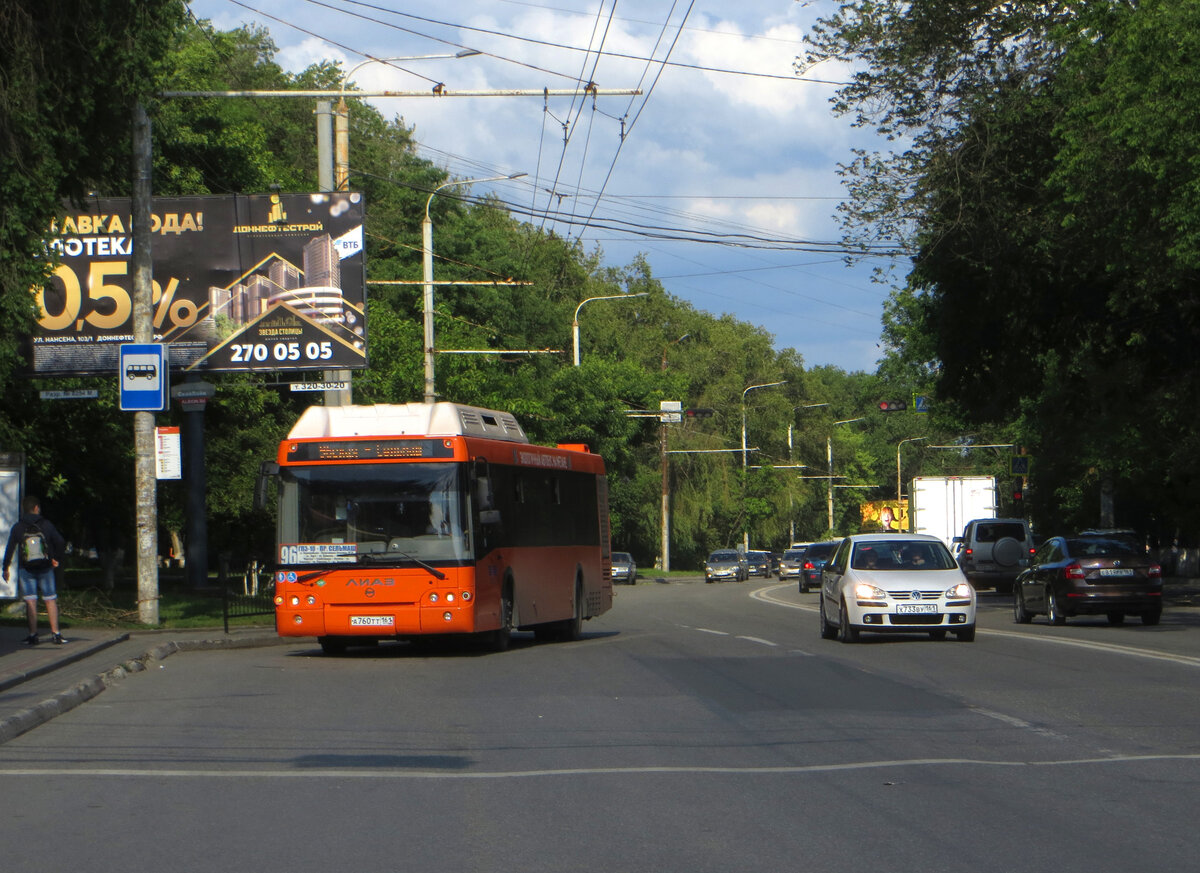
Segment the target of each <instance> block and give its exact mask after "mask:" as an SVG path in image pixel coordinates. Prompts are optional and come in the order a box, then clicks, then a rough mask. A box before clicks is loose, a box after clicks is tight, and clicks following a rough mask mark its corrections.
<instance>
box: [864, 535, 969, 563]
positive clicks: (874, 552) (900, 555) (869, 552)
mask: <svg viewBox="0 0 1200 873" xmlns="http://www.w3.org/2000/svg"><path fill="white" fill-rule="evenodd" d="M850 566H851V567H853V568H854V569H855V570H952V569H954V568H955V567H956V566H957V564H955V562H954V558H952V557H951V556H950V552H949V550H948V549H947V548H946V547H945V546H944V545H942V544H941V543H939V542H930V541H928V540H896V539H889V540H878V541H875V540H867V541H864V542H860V543H855V545H854V555H853V557H852V558H851V559H850Z"/></svg>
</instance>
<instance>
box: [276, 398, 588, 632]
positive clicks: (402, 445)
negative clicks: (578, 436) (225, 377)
mask: <svg viewBox="0 0 1200 873" xmlns="http://www.w3.org/2000/svg"><path fill="white" fill-rule="evenodd" d="M277 460H278V467H279V520H278V527H277V546H278V550H277V558H278V565H277V567H276V573H275V626H276V629H277V631H278V632H279V634H280V635H281V636H299V637H305V636H307V637H312V636H315V637H316V638H317V640H318V641H319V642H320V644H321V648H322V649H323V650H324V651H325V652H326V653H336V652H341V651H344V650H345V648H346V647H347V646H348V645H353V644H355V643H364V644H365V643H373V642H375V641H378V640H385V639H411V638H413V637H419V636H426V635H432V634H475V635H478V636H479V637H480V638H481V639H483V640H485V641H486V642H488V643H489V644H490V645H491V646H492V647H493V648H495V649H497V650H503V649H505V648H507V647H508V643H509V637H510V635H511V633H512V631H513V630H526V629H530V630H532V631H533V632H534V634H535V636H536V637H537V638H538V639H539V640H541V639H554V640H570V639H575V638H577V637H578V636H579V634H580V632H581V629H582V624H583V621H584V620H585V619H589V618H592V617H593V616H597V615H600V614H602V613H604V612H606V611H608V609H609V608H610V607H611V606H612V578H611V575H612V557H611V553H610V545H609V521H608V480H607V479H606V478H605V472H604V461H603V460H602V459H601V458H600V456H599V455H595V454H592V453H591V452H590V451H589V450H588V448H587V447H586V446H583V445H560V446H557V447H555V448H550V447H546V446H537V445H533V444H531V443H530V442H529V439H528V438H527V437H526V436H525V432H524V431H523V430H522V429H521V426H520V424H518V423H517V420H516V419H515V418H514V417H513V416H512V415H510V414H509V413H505V412H495V411H492V410H487V409H479V408H476V407H472V406H463V405H460V404H455V403H428V404H426V403H407V404H398V405H390V404H380V405H375V406H314V407H311V408H309V409H308V410H307V411H305V413H304V414H303V415H302V416H301V417H300V419H299V420H298V421H297V422H296V425H295V427H293V428H292V430H291V433H289V434H288V437H287V439H285V440H284V441H283V442H282V443H281V444H280V446H279V454H278V458H277Z"/></svg>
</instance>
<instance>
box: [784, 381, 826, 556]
mask: <svg viewBox="0 0 1200 873" xmlns="http://www.w3.org/2000/svg"><path fill="white" fill-rule="evenodd" d="M828 405H829V404H828V403H805V404H802V405H801V406H793V407H792V414H793V415H794V414H795V413H796V410H797V409H817V408H819V407H822V406H828ZM787 443H788V464H792V463H794V459H793V458H792V422H791V421H790V420H789V421H788V437H787ZM793 512H794V510H793V509H792V489H791V486H790V485H789V487H788V545H792V544H794V543H795V542H796V517H795V515H793Z"/></svg>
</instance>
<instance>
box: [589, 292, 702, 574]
mask: <svg viewBox="0 0 1200 873" xmlns="http://www.w3.org/2000/svg"><path fill="white" fill-rule="evenodd" d="M580 305H581V306H582V305H583V304H580ZM690 336H691V334H690V333H685V334H684V335H683V336H681V337H680V338H679V339H674V340H671V341H670V342H669V343H667V344H666V345H665V346H663V353H662V371H663V372H664V373H665V372H666V370H667V349H669V348H671V346H673V345H675V344H677V343H681V342H683V341H684V340H685V339H687V338H688V337H690ZM659 418H660V421H659V425H658V426H659V445H660V448H659V451H660V452H661V454H662V531H661V534H662V570H663V572H664V573H666V572H667V571H668V570H670V569H671V491H670V480H669V478H668V472H669V471H668V469H667V422H666V421H665V420H664V419H665V416H659Z"/></svg>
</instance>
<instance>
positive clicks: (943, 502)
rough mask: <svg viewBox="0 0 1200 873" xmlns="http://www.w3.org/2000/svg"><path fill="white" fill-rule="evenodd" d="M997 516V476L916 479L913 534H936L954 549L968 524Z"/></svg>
mask: <svg viewBox="0 0 1200 873" xmlns="http://www.w3.org/2000/svg"><path fill="white" fill-rule="evenodd" d="M995 517H996V477H995V476H916V477H914V478H913V480H912V490H910V491H909V505H908V520H909V526H910V527H911V529H912V531H913V533H923V534H933V535H934V536H935V537H937V538H938V539H940V540H941V541H942V542H944V543H945V544H946V546H947V548H951V549H953V542H954V538H955V537H957V536H962V532H963V528H964V527H966V526H967V522H968V521H971V520H972V519H975V518H995Z"/></svg>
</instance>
